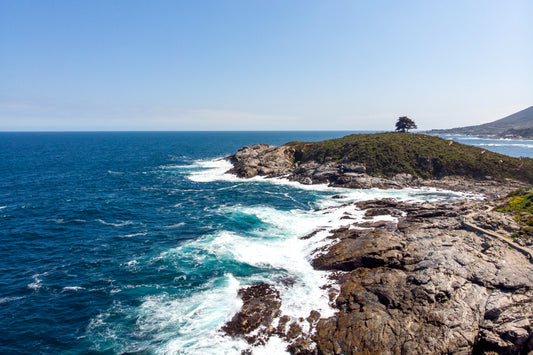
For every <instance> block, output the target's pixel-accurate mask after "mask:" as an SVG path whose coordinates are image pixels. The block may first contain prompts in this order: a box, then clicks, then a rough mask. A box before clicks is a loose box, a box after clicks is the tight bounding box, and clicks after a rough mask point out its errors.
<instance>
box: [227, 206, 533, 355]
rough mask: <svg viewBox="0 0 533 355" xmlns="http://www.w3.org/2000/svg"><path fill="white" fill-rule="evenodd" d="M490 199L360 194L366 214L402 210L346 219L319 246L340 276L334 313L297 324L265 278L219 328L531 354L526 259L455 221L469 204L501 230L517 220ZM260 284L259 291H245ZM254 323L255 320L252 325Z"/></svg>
mask: <svg viewBox="0 0 533 355" xmlns="http://www.w3.org/2000/svg"><path fill="white" fill-rule="evenodd" d="M490 204H491V202H490V201H486V200H485V201H479V200H478V201H459V202H450V203H436V204H430V203H423V204H410V203H402V202H397V201H394V200H390V199H384V200H375V201H366V202H360V203H357V204H356V207H357V208H359V209H361V210H366V215H367V216H368V217H369V218H370V217H373V216H379V215H383V214H388V215H390V214H394V215H397V216H402V217H399V218H398V221H397V222H383V221H381V222H376V221H373V220H370V219H369V220H368V221H367V222H364V223H358V224H349V225H346V226H345V227H343V228H340V229H338V230H335V231H333V232H332V234H331V235H330V236H329V238H331V239H332V240H334V243H333V245H331V246H330V247H328V248H326V249H324V250H318V251H317V252H316V255H315V258H314V260H313V266H314V267H315V268H318V269H322V270H331V271H333V272H332V281H334V282H336V283H337V284H338V285H340V292H338V293H335V292H336V291H335V288H332V289H331V290H329V292H330V293H331V294H334V295H335V296H334V297H332V298H331V299H332V305H333V307H334V308H336V309H337V311H336V313H335V315H334V316H333V317H330V318H321V319H319V318H320V316H319V315H318V314H317V313H315V314H311V315H310V316H309V318H308V320H307V322H309V324H310V326H309V331H307V332H303V331H302V327H301V326H300V325H299V324H302V323H301V322H300V323H298V322H297V320H292V319H290V318H288V317H286V316H282V315H281V314H279V298H276V295H278V294H277V293H276V291H275V289H273V288H272V286H268V285H264V284H262V285H254V286H252V287H250V288H249V289H248V290H243V291H242V294H243V301H244V306H243V308H242V310H241V313H239V314H238V315H236V316H235V318H234V319H233V320H232V321H231V322H229V323H228V325H227V326H225V327H224V330H225V331H226V332H227V333H228V334H230V335H231V336H234V337H238V336H242V337H244V338H245V339H248V341H249V343H250V344H251V345H257V344H261V343H262V342H264V341H266V340H267V339H268V338H269V337H270V336H272V335H277V336H280V337H282V338H284V339H285V340H286V341H287V342H288V343H289V346H288V350H289V351H290V352H291V353H293V354H352V353H353V354H355V353H357V354H528V353H529V352H530V351H533V266H532V264H531V262H530V260H528V259H527V258H526V257H525V256H524V255H523V254H521V253H519V252H517V251H516V250H513V249H510V248H509V247H508V245H506V244H505V243H503V242H502V241H500V240H498V239H494V238H491V237H490V236H487V235H481V234H477V233H475V232H473V231H470V230H466V229H464V227H463V225H462V224H461V220H460V217H461V216H463V215H465V214H471V213H473V212H475V213H476V214H477V215H478V216H479V218H478V219H477V220H478V221H485V223H484V225H483V226H484V227H485V228H490V229H491V230H494V231H497V232H498V233H502V234H505V233H509V232H512V231H513V230H514V229H515V228H517V226H516V225H514V221H513V220H512V219H511V218H509V217H507V216H506V215H504V214H494V213H493V212H491V211H488V210H487V207H490ZM488 205H489V206H488ZM337 289H338V288H337ZM258 290H262V292H259V296H258V297H255V298H254V297H248V296H246V295H248V294H255V293H257V291H258ZM326 292H327V290H326ZM254 302H259V303H262V302H265V303H266V305H261V306H254ZM254 314H256V315H254ZM258 314H261V315H262V316H259V315H258ZM258 317H259V318H258ZM248 318H249V319H250V321H246V322H243V321H242V320H245V319H248ZM252 323H253V324H259V325H258V326H257V327H256V328H254V329H253V330H251V329H250V327H249V324H252ZM239 324H242V326H240V325H239ZM254 331H255V333H254ZM258 339H260V341H259V342H258Z"/></svg>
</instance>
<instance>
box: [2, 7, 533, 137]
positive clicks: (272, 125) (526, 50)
mask: <svg viewBox="0 0 533 355" xmlns="http://www.w3.org/2000/svg"><path fill="white" fill-rule="evenodd" d="M532 18H533V1H530V0H506V1H501V0H497V1H496V0H448V1H428V0H418V1H417V0H404V1H398V0H388V1H387V0H372V1H362V0H350V1H349V0H321V1H317V0H224V1H221V0H198V1H185V0H170V1H165V0H154V1H146V0H142V1H138V0H124V1H119V0H90V1H89V0H85V1H84V0H79V1H71V0H65V1H54V0H47V1H42V0H34V1H31V0H0V131H101V130H104V131H105V130H111V131H117V130H128V131H131V130H134V131H135V130H143V131H144V130H150V131H157V130H173V131H174V130H352V131H353V130H393V129H394V124H395V122H396V120H397V118H398V117H399V116H408V117H410V118H411V119H413V120H414V121H415V122H416V123H417V124H418V128H419V129H433V128H452V127H457V126H466V125H474V124H481V123H486V122H490V121H494V120H497V119H499V118H502V117H504V116H507V115H509V114H512V113H514V112H517V111H520V110H522V109H525V108H527V107H529V106H531V105H533V21H532V20H531V19H532Z"/></svg>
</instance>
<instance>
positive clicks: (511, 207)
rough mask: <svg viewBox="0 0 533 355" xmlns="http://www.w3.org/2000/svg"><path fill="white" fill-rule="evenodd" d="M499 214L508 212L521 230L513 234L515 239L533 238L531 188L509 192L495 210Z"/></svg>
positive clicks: (532, 191)
mask: <svg viewBox="0 0 533 355" xmlns="http://www.w3.org/2000/svg"><path fill="white" fill-rule="evenodd" d="M496 211H499V212H508V213H511V214H512V215H513V216H514V220H515V221H516V222H517V223H519V224H520V225H521V226H522V228H520V230H519V231H518V232H517V233H515V237H519V236H527V237H533V188H531V189H529V190H526V189H524V188H521V189H517V190H514V191H512V192H510V193H509V194H508V195H507V196H506V198H505V201H504V203H503V204H501V205H500V206H498V207H497V208H496Z"/></svg>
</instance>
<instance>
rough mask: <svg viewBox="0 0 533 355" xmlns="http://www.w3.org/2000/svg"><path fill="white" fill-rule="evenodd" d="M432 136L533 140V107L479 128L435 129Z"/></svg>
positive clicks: (478, 126)
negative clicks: (456, 135)
mask: <svg viewBox="0 0 533 355" xmlns="http://www.w3.org/2000/svg"><path fill="white" fill-rule="evenodd" d="M428 133H431V134H464V135H469V136H496V137H507V136H509V137H517V138H533V106H531V107H528V108H526V109H525V110H522V111H519V112H516V113H513V114H512V115H509V116H507V117H504V118H502V119H499V120H497V121H494V122H490V123H485V124H482V125H477V126H468V127H459V128H451V129H434V130H431V131H429V132H428Z"/></svg>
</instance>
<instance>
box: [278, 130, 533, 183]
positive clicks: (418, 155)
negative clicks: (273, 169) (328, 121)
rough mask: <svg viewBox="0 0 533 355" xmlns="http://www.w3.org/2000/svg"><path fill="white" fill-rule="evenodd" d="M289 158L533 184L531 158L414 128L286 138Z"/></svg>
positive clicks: (379, 172) (373, 171)
mask: <svg viewBox="0 0 533 355" xmlns="http://www.w3.org/2000/svg"><path fill="white" fill-rule="evenodd" d="M286 146H288V147H291V148H292V149H294V163H295V164H302V163H307V162H310V161H315V162H317V163H325V162H328V161H332V162H335V163H357V164H361V165H364V166H365V168H366V173H367V174H369V175H373V176H380V177H385V178H388V177H393V176H394V175H396V174H406V173H407V174H411V175H413V176H415V177H421V178H424V179H430V178H442V177H445V176H463V177H468V178H474V179H490V178H491V179H496V180H505V179H507V178H509V179H513V180H519V181H524V182H527V183H533V159H530V158H513V157H509V156H506V155H502V154H498V153H494V152H491V151H487V150H483V149H481V148H477V147H473V146H469V145H464V144H460V143H457V142H454V141H450V140H446V139H442V138H439V137H435V136H430V135H424V134H415V133H392V132H389V133H375V134H353V135H349V136H346V137H343V138H339V139H331V140H325V141H321V142H314V143H308V142H290V143H287V144H286Z"/></svg>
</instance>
